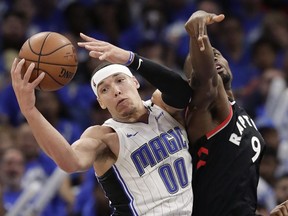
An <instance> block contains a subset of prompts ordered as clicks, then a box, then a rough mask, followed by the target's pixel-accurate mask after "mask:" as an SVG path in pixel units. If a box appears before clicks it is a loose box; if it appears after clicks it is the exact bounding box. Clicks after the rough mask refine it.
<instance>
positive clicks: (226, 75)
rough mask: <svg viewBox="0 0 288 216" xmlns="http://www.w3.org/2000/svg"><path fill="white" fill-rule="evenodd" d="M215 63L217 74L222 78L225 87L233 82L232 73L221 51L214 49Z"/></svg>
mask: <svg viewBox="0 0 288 216" xmlns="http://www.w3.org/2000/svg"><path fill="white" fill-rule="evenodd" d="M213 53H214V61H215V65H216V70H217V73H218V74H219V75H220V76H221V78H222V81H223V83H224V85H225V84H226V83H228V82H231V81H232V73H231V70H230V67H229V65H228V62H227V60H226V59H225V58H224V57H223V56H222V54H221V53H220V52H219V50H217V49H215V48H213Z"/></svg>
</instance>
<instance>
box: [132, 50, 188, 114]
mask: <svg viewBox="0 0 288 216" xmlns="http://www.w3.org/2000/svg"><path fill="white" fill-rule="evenodd" d="M129 68H130V69H133V70H134V71H137V72H138V73H139V74H140V75H141V76H142V77H144V78H145V79H146V80H147V81H148V82H150V83H151V84H152V85H153V86H154V87H156V88H157V89H159V90H160V91H161V92H162V99H163V101H164V102H165V103H166V104H168V105H169V106H172V107H175V108H180V109H182V108H185V107H186V106H187V104H188V103H189V100H190V97H191V88H190V86H189V84H188V82H187V81H186V80H185V79H184V78H183V77H181V75H180V74H179V73H177V72H175V71H173V70H171V69H170V68H168V67H165V66H162V65H160V64H157V63H155V62H153V61H151V60H149V59H146V58H144V57H140V56H138V55H137V54H135V56H134V60H133V61H132V63H131V64H130V65H129Z"/></svg>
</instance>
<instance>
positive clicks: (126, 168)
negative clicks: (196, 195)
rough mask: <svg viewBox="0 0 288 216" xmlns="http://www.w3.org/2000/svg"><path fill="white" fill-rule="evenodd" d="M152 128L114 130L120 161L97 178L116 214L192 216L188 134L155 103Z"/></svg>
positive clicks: (119, 127)
mask: <svg viewBox="0 0 288 216" xmlns="http://www.w3.org/2000/svg"><path fill="white" fill-rule="evenodd" d="M144 104H145V106H146V107H147V108H148V110H149V111H150V114H149V120H148V124H146V123H142V122H137V123H132V124H131V123H120V122H116V121H114V120H113V119H109V120H107V121H106V122H105V123H104V124H103V125H105V126H109V127H111V128H113V129H114V130H115V131H116V133H117V135H118V137H119V141H120V150H119V156H118V160H117V162H116V163H115V164H114V166H113V167H112V168H111V169H110V170H109V171H108V172H107V173H105V174H104V175H103V176H101V177H98V179H99V182H100V183H101V185H102V186H103V188H104V190H105V192H106V195H107V197H108V198H109V200H110V202H111V203H110V204H111V206H112V207H114V209H115V215H125V216H126V215H161V216H163V215H169V216H170V215H181V216H185V215H191V214H192V204H193V192H192V185H191V182H192V160H191V156H190V154H189V152H188V138H187V134H186V131H185V130H184V128H183V127H182V126H181V124H180V123H179V122H177V121H176V120H175V119H174V118H172V116H170V115H169V114H168V113H167V112H165V111H164V110H162V109H161V108H160V107H158V106H156V105H152V104H151V101H150V100H149V101H146V102H144Z"/></svg>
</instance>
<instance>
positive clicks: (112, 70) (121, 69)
mask: <svg viewBox="0 0 288 216" xmlns="http://www.w3.org/2000/svg"><path fill="white" fill-rule="evenodd" d="M116 73H124V74H126V75H127V76H129V77H133V74H132V73H131V71H130V70H129V69H128V67H126V66H124V65H121V64H111V65H108V66H106V67H104V68H101V69H100V70H98V71H97V72H96V73H95V74H94V75H93V76H92V79H91V87H92V90H93V92H94V94H95V95H96V96H97V97H98V93H97V87H98V85H99V83H100V82H101V81H103V80H104V79H106V78H107V77H109V76H111V75H113V74H116Z"/></svg>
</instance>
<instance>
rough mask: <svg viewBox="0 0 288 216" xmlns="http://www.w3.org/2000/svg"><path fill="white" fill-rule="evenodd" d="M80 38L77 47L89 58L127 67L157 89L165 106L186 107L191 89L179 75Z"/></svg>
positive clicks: (85, 37) (106, 46) (127, 52)
mask: <svg viewBox="0 0 288 216" xmlns="http://www.w3.org/2000/svg"><path fill="white" fill-rule="evenodd" d="M80 36H81V37H82V39H83V40H84V41H85V42H79V43H78V45H79V46H81V47H85V48H86V49H87V50H88V51H89V55H90V56H91V57H93V58H98V59H99V60H106V61H109V62H111V63H118V64H124V65H127V66H128V67H129V68H131V69H133V70H134V71H137V72H138V73H139V74H140V75H141V76H143V77H144V78H145V79H146V80H147V81H148V82H150V83H151V84H152V85H153V86H155V87H156V88H157V89H159V90H160V91H161V92H162V99H163V101H164V102H165V103H166V104H167V105H169V106H172V107H175V108H179V109H183V108H185V107H186V106H187V104H188V102H189V100H190V97H191V89H190V86H189V84H188V82H187V81H186V80H185V79H183V77H181V76H180V74H178V73H176V72H174V71H172V70H171V69H169V68H167V67H165V66H163V65H160V64H157V63H155V62H153V61H151V60H149V59H147V58H144V57H141V56H138V55H137V54H135V53H133V52H131V51H127V50H124V49H121V48H119V47H116V46H114V45H112V44H110V43H108V42H105V41H100V40H97V39H94V38H91V37H88V36H86V35H84V34H82V33H81V34H80Z"/></svg>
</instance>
